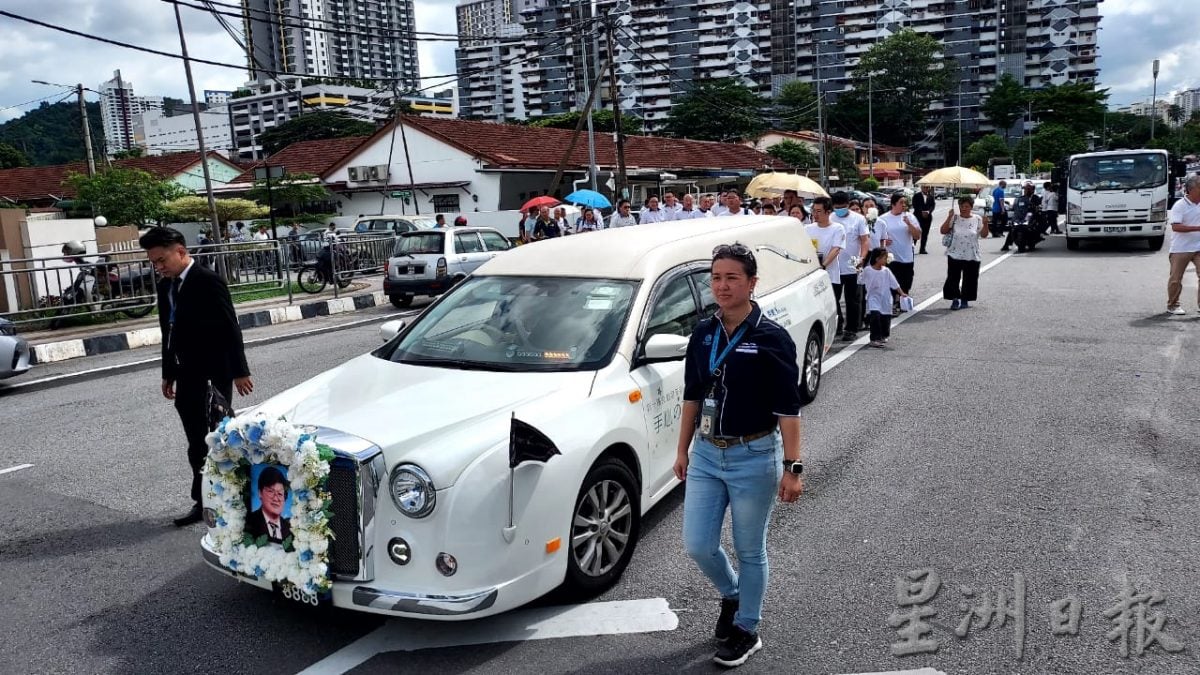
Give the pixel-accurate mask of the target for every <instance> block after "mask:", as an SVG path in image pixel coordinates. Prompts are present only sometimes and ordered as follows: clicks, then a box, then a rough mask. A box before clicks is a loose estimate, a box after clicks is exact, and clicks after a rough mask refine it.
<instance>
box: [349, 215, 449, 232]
mask: <svg viewBox="0 0 1200 675" xmlns="http://www.w3.org/2000/svg"><path fill="white" fill-rule="evenodd" d="M433 227H437V221H435V220H434V219H433V218H429V217H425V216H386V215H385V216H359V218H358V220H356V221H354V227H353V228H352V229H353V231H354V233H355V234H373V235H384V234H392V235H395V234H403V233H405V232H415V231H417V230H428V229H430V228H433Z"/></svg>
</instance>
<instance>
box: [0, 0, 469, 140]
mask: <svg viewBox="0 0 1200 675" xmlns="http://www.w3.org/2000/svg"><path fill="white" fill-rule="evenodd" d="M0 4H2V5H3V7H4V9H5V10H7V11H9V12H12V13H14V14H18V15H20V16H26V17H29V18H32V19H38V20H40V21H44V22H46V23H50V24H54V25H58V26H62V27H65V28H70V29H73V30H77V31H80V32H84V33H89V34H93V35H100V36H103V37H106V38H109V39H112V40H117V41H121V42H128V43H131V44H136V45H140V46H143V47H148V48H151V49H157V50H159V51H164V52H170V53H173V54H178V53H179V51H180V50H179V35H178V32H177V31H176V28H175V13H174V9H173V7H172V5H171V4H169V3H167V2H159V1H158V0H103V1H102V2H101V1H99V0H53V1H52V2H47V1H46V0H2V1H0ZM455 4H456V3H455V2H454V0H420V1H419V2H417V3H416V9H415V11H416V23H417V29H418V30H427V31H438V32H442V33H454V32H456V20H455V13H454V6H455ZM181 11H182V16H183V25H184V31H185V33H186V35H187V43H188V51H189V53H190V55H191V56H193V57H195V58H201V59H208V60H212V61H220V62H223V63H228V64H232V65H235V66H237V67H236V68H221V67H216V66H207V65H201V64H195V65H194V67H193V69H192V70H193V74H194V76H195V79H196V95H197V96H203V91H204V90H205V89H218V90H230V89H236V88H237V87H238V86H240V85H241V84H242V83H244V82H245V81H246V78H247V74H246V70H245V66H244V64H245V62H246V56H245V53H244V52H243V51H242V49H241V48H240V47H238V45H237V44H236V43H235V42H234V40H233V38H232V37H230V36H229V35H228V34H227V33H226V32H225V29H224V28H222V27H221V26H220V25H219V24H218V23H217V21H216V19H214V18H213V16H212V15H210V14H208V13H207V12H203V11H198V10H195V9H192V8H189V7H181ZM231 11H237V10H231ZM225 19H226V20H227V21H228V22H229V24H230V25H231V26H232V27H233V28H234V30H235V31H237V32H238V35H239V37H240V30H241V21H240V20H239V19H237V18H235V17H225ZM454 46H455V43H454V42H420V43H418V58H419V59H420V68H421V74H422V75H441V74H453V73H454ZM0 63H3V64H4V68H2V69H0V92H3V94H0V122H3V121H5V120H8V119H13V118H15V117H20V116H21V115H22V114H24V113H25V112H26V111H27V110H29V109H31V108H33V107H36V104H31V105H27V106H24V107H20V108H8V106H13V105H15V104H18V103H22V102H24V101H28V100H32V99H35V98H38V97H40V96H47V95H55V97H57V94H58V92H60V91H65V90H60V89H57V88H54V87H47V86H45V85H40V84H33V83H32V82H30V80H45V81H47V82H54V83H61V84H65V85H71V86H73V85H74V84H75V83H77V82H82V83H83V86H85V87H91V88H93V89H98V88H99V85H100V84H101V83H102V82H104V81H106V80H108V79H110V78H112V76H113V71H114V70H117V69H120V71H121V76H122V77H123V78H124V79H125V80H126V81H128V82H131V83H132V84H133V87H134V92H135V93H137V94H140V95H161V96H171V97H174V98H181V99H184V100H186V99H187V97H188V92H187V80H186V78H185V77H184V71H183V62H182V61H181V60H179V59H173V58H169V57H165V56H155V55H152V54H146V53H141V52H136V51H132V50H128V49H124V48H121V47H117V46H114V45H108V44H104V43H101V42H96V41H93V40H88V39H85V38H82V37H76V36H72V35H67V34H65V33H59V32H56V31H53V30H50V29H48V28H43V27H40V26H35V25H32V24H28V23H24V22H21V21H17V20H15V19H10V18H8V17H0ZM441 82H447V80H425V81H423V84H429V85H432V84H438V83H441ZM89 96H90V98H91V100H95V96H94V95H89ZM50 100H51V101H53V100H55V99H54V98H51V99H50ZM5 108H8V109H5Z"/></svg>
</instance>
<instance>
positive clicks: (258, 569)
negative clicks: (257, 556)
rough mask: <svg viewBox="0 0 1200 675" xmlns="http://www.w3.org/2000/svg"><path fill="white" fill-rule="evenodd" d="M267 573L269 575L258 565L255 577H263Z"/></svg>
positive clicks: (255, 567) (255, 569)
mask: <svg viewBox="0 0 1200 675" xmlns="http://www.w3.org/2000/svg"><path fill="white" fill-rule="evenodd" d="M266 573H267V571H266V570H264V569H263V568H261V567H259V566H258V565H255V566H254V576H256V577H261V576H262V575H264V574H266Z"/></svg>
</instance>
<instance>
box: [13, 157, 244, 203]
mask: <svg viewBox="0 0 1200 675" xmlns="http://www.w3.org/2000/svg"><path fill="white" fill-rule="evenodd" d="M208 156H209V157H210V158H215V159H219V160H221V161H223V162H225V163H227V164H229V165H230V166H232V167H235V168H236V167H237V165H236V164H234V163H233V162H230V161H229V160H228V159H226V158H225V157H222V156H221V155H220V154H218V153H215V152H209V153H208ZM199 163H200V153H199V152H178V153H173V154H169V155H157V156H154V157H133V158H130V159H118V160H115V161H114V162H113V166H114V167H119V168H122V169H141V170H143V171H146V172H148V173H150V174H153V175H155V176H157V177H159V178H173V177H175V176H178V175H179V174H181V173H183V172H184V171H186V170H188V169H190V168H191V167H193V166H197V165H198V164H199ZM98 168H99V167H98ZM72 173H87V164H85V163H84V162H72V163H70V164H57V165H54V166H25V167H21V168H18V169H2V170H0V198H8V199H11V200H13V201H14V202H32V201H40V200H44V199H48V198H50V197H51V196H54V197H74V196H75V190H74V189H72V188H71V186H69V185H66V184H64V182H63V181H65V180H66V179H67V176H69V175H70V174H72Z"/></svg>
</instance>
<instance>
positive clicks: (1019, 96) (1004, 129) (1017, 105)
mask: <svg viewBox="0 0 1200 675" xmlns="http://www.w3.org/2000/svg"><path fill="white" fill-rule="evenodd" d="M1029 95H1030V94H1029V90H1028V89H1026V88H1025V87H1024V86H1023V85H1022V84H1021V83H1020V82H1018V81H1017V78H1015V77H1013V76H1012V75H1010V74H1008V73H1005V74H1004V75H1001V76H1000V80H999V81H998V82H996V86H995V87H992V91H991V93H990V94H988V97H987V100H986V101H984V102H983V104H982V105H980V106H979V112H981V113H983V117H984V119H986V120H987V121H988V122H991V124H992V126H993V127H995V129H996V133H998V134H1003V136H1004V138H1006V139H1007V138H1008V132H1009V130H1010V129H1012V126H1013V125H1014V124H1016V123H1017V120H1019V119H1021V117H1023V116H1024V115H1025V111H1026V109H1027V108H1026V106H1027V105H1028V103H1029Z"/></svg>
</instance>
